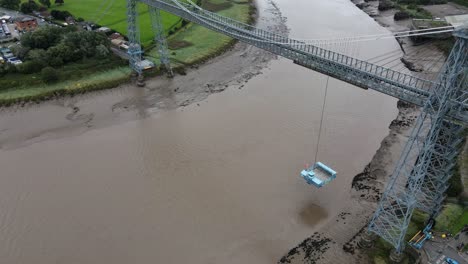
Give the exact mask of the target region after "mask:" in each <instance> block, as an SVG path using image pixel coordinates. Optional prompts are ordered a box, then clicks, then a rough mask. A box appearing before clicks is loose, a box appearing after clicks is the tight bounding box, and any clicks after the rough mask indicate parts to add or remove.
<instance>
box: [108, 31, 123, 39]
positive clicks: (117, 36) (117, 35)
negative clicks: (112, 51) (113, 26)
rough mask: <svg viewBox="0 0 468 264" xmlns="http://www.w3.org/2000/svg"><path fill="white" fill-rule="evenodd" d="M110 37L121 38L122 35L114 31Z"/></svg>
mask: <svg viewBox="0 0 468 264" xmlns="http://www.w3.org/2000/svg"><path fill="white" fill-rule="evenodd" d="M109 38H110V39H123V36H122V35H120V33H118V32H115V33H112V34H111V35H110V36H109Z"/></svg>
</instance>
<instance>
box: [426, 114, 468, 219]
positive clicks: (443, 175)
mask: <svg viewBox="0 0 468 264" xmlns="http://www.w3.org/2000/svg"><path fill="white" fill-rule="evenodd" d="M462 132H463V126H462V125H460V124H457V123H455V122H453V121H450V120H444V121H443V123H442V128H441V130H440V133H439V136H438V138H437V141H436V143H435V144H434V148H433V149H432V151H433V154H432V160H431V161H430V163H429V167H428V169H427V174H426V178H425V179H424V181H423V182H422V185H421V190H420V193H419V195H418V197H417V198H418V205H417V208H419V209H421V210H422V211H424V212H426V213H428V214H429V217H430V218H435V217H436V216H437V215H438V214H439V212H440V209H441V208H442V202H443V201H444V199H445V191H446V190H447V189H448V187H449V184H448V181H449V179H450V177H451V176H452V174H453V168H454V166H455V164H456V162H457V161H456V158H457V154H458V153H459V150H460V147H461V143H462V142H463V137H462Z"/></svg>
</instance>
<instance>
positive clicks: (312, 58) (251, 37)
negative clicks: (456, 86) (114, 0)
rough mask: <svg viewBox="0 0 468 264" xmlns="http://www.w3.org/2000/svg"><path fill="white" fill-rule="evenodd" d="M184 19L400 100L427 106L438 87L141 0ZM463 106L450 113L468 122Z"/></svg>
mask: <svg viewBox="0 0 468 264" xmlns="http://www.w3.org/2000/svg"><path fill="white" fill-rule="evenodd" d="M138 1H140V2H143V3H145V4H147V5H149V6H153V7H156V8H159V9H161V10H164V11H167V12H169V13H172V14H175V15H177V16H180V17H182V18H184V19H186V20H189V21H191V22H194V23H197V24H199V25H202V26H204V27H206V28H209V29H211V30H214V31H217V32H220V33H222V34H225V35H227V36H230V37H232V38H235V39H238V40H240V41H243V42H245V43H248V44H251V45H253V46H256V47H259V48H262V49H265V50H267V51H270V52H272V53H274V54H277V55H279V56H282V57H285V58H289V59H291V60H293V61H294V62H296V63H297V64H300V65H302V66H305V67H308V68H310V69H313V70H315V71H319V72H322V73H324V74H327V75H329V76H332V77H335V78H337V79H340V80H343V81H345V82H348V83H351V84H354V85H357V86H360V87H363V88H366V89H367V88H369V89H373V90H376V91H379V92H382V93H385V94H387V95H390V96H393V97H396V98H398V99H401V100H404V101H407V102H410V103H413V104H416V105H419V106H423V104H424V102H425V101H426V100H427V98H428V97H429V95H430V89H432V88H434V87H437V86H438V84H435V83H434V82H432V81H428V80H424V79H420V78H417V77H414V76H411V75H407V74H403V73H400V72H397V71H393V70H391V69H388V68H384V67H381V66H378V65H375V64H372V63H368V62H366V61H362V60H359V59H355V58H352V57H349V56H346V55H343V54H339V53H337V52H333V51H329V50H325V49H322V48H319V47H316V46H313V45H309V44H305V43H303V42H300V41H296V40H292V39H289V38H287V37H285V36H281V35H278V34H275V33H271V32H269V31H266V30H262V29H258V28H255V27H253V26H251V25H247V24H244V23H241V22H238V21H235V20H233V19H230V18H227V17H223V16H220V15H218V14H216V13H212V12H209V11H206V10H203V9H201V8H198V7H195V6H192V5H190V4H186V3H179V2H178V1H176V0H138ZM450 103H451V104H454V105H461V106H462V107H463V109H464V111H459V112H457V113H448V115H449V116H452V117H453V118H455V119H457V120H462V121H464V122H468V112H467V111H466V110H468V102H467V101H451V102H450Z"/></svg>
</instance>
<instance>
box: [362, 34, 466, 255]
mask: <svg viewBox="0 0 468 264" xmlns="http://www.w3.org/2000/svg"><path fill="white" fill-rule="evenodd" d="M454 36H455V37H456V42H455V45H454V47H453V49H452V51H451V53H450V55H449V57H448V59H447V61H446V62H445V65H444V67H443V68H442V71H441V72H440V74H439V77H438V80H437V82H436V83H435V84H434V85H433V87H432V89H431V94H430V96H429V98H428V100H427V101H426V102H425V103H424V106H423V109H422V111H421V113H420V115H419V117H418V119H417V121H416V124H415V127H414V128H413V130H412V132H411V135H410V137H409V139H408V142H407V143H406V145H405V148H404V150H403V152H402V154H401V156H400V159H399V161H398V163H397V166H396V167H395V169H394V171H393V173H392V175H391V177H390V180H389V182H388V184H387V186H386V187H385V192H384V193H383V195H382V198H381V199H380V202H379V205H378V207H377V210H376V211H375V213H374V216H373V218H372V220H371V222H370V224H369V228H368V230H369V231H370V232H373V233H375V234H377V235H378V236H380V237H381V238H382V239H384V240H386V241H387V242H389V243H390V244H392V245H393V246H394V248H395V251H393V252H392V256H393V257H395V256H396V255H399V254H401V253H402V252H403V250H404V248H405V235H406V231H407V229H408V225H409V223H410V221H411V216H412V214H413V211H414V209H416V208H421V209H423V210H424V211H426V212H428V213H430V215H431V217H434V216H435V215H436V214H437V213H438V212H439V210H440V207H441V203H442V201H443V197H444V196H443V193H444V192H445V191H446V189H447V181H448V179H449V178H450V176H451V168H452V167H453V164H454V163H455V162H456V161H455V159H456V153H457V151H458V150H457V146H458V144H459V142H458V139H459V137H460V126H459V124H457V123H456V122H453V121H451V120H448V119H447V116H448V113H450V112H452V113H453V112H458V111H463V110H462V109H461V108H460V105H459V104H453V103H451V102H453V100H457V101H461V102H465V101H466V100H467V99H468V96H467V95H468V52H467V50H468V34H467V31H466V30H463V31H459V32H456V33H454Z"/></svg>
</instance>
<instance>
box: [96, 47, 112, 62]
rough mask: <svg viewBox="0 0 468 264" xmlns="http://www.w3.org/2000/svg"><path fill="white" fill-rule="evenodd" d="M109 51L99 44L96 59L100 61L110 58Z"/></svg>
mask: <svg viewBox="0 0 468 264" xmlns="http://www.w3.org/2000/svg"><path fill="white" fill-rule="evenodd" d="M109 53H110V52H109V49H108V48H107V47H106V46H104V45H102V44H99V45H98V46H97V47H96V57H97V58H99V59H104V58H106V57H107V56H109Z"/></svg>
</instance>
